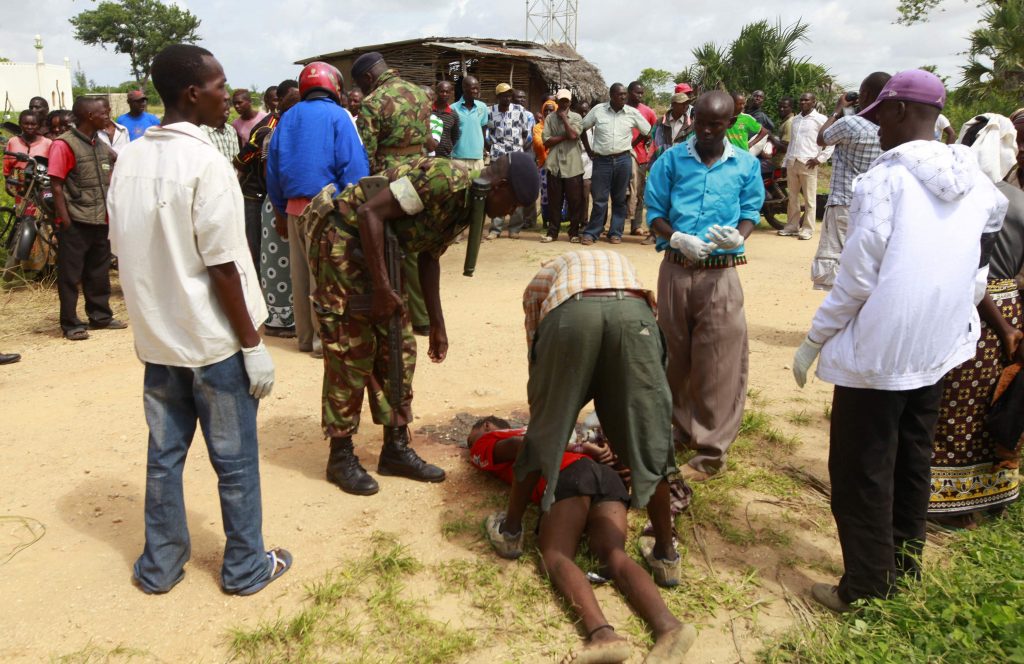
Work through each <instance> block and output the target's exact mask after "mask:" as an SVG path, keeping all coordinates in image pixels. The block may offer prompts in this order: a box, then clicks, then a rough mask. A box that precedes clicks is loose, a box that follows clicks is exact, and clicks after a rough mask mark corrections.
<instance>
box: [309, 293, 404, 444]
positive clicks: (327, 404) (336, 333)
mask: <svg viewBox="0 0 1024 664" xmlns="http://www.w3.org/2000/svg"><path fill="white" fill-rule="evenodd" d="M320 341H321V343H323V348H324V388H323V429H324V434H325V435H327V436H328V437H330V438H336V437H341V436H351V435H352V434H354V433H356V432H357V431H358V430H359V414H360V412H361V411H362V409H363V393H364V392H368V393H369V397H370V413H371V414H372V415H373V422H374V424H380V425H384V426H392V427H398V426H404V425H406V424H408V423H409V422H411V421H412V376H413V372H414V371H415V370H416V339H415V337H413V335H412V324H411V323H410V321H409V316H408V314H406V315H405V316H403V320H402V402H401V403H400V404H398V406H397V408H396V407H395V404H392V403H391V402H390V401H389V400H388V395H389V394H390V393H391V380H390V379H389V377H388V351H389V348H390V346H389V344H388V326H387V324H386V323H384V324H380V323H374V322H372V321H370V320H369V319H367V318H363V317H362V316H358V317H356V316H349V315H342V316H338V315H335V314H331V313H327V314H320Z"/></svg>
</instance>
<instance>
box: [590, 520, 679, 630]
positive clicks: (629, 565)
mask: <svg viewBox="0 0 1024 664" xmlns="http://www.w3.org/2000/svg"><path fill="white" fill-rule="evenodd" d="M626 527H627V523H626V506H625V505H623V504H622V503H620V502H618V501H615V500H609V501H605V502H603V503H598V504H597V505H594V506H593V507H592V508H591V510H590V515H589V517H588V518H587V535H588V537H589V539H590V550H591V551H592V552H593V553H594V555H596V556H597V558H598V560H600V561H601V563H602V564H603V565H604V567H605V569H607V570H608V574H609V575H610V576H611V577H612V580H614V581H615V586H616V587H617V588H618V589H619V591H620V592H621V593H622V594H623V595H625V596H626V600H627V601H628V602H629V603H630V604H631V605H632V606H633V608H634V609H636V612H637V613H639V614H640V617H641V618H643V619H644V621H645V622H646V623H647V624H648V625H650V626H651V631H653V632H654V638H655V639H658V638H661V637H662V636H664V635H665V634H668V633H669V632H671V631H673V630H675V629H678V628H679V626H680V625H681V624H682V623H680V622H679V621H678V620H677V619H676V617H675V616H673V615H672V612H671V611H669V610H668V607H667V606H665V601H664V600H663V599H662V598H661V593H660V592H659V591H658V587H657V586H656V585H654V581H653V580H651V575H650V574H649V573H648V572H647V570H645V569H644V568H642V567H640V565H638V564H637V563H636V561H635V560H633V559H632V558H630V557H629V555H628V554H627V553H626ZM670 536H671V535H670Z"/></svg>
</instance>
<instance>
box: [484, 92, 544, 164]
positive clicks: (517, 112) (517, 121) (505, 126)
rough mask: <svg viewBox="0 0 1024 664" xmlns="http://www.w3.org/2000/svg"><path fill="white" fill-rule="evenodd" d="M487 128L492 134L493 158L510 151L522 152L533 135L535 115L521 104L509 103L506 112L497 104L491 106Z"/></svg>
mask: <svg viewBox="0 0 1024 664" xmlns="http://www.w3.org/2000/svg"><path fill="white" fill-rule="evenodd" d="M487 130H488V132H490V135H491V159H497V158H498V157H500V156H502V155H505V154H508V153H509V152H522V151H523V145H524V144H525V143H526V141H529V140H531V139H532V137H533V134H532V133H531V132H532V130H533V117H532V116H531V115H530V112H529V111H527V110H526V109H525V108H523V107H522V106H520V105H519V104H509V106H508V110H507V111H505V112H504V113H502V112H501V111H499V110H498V105H497V104H495V105H494V106H491V119H490V122H488V123H487Z"/></svg>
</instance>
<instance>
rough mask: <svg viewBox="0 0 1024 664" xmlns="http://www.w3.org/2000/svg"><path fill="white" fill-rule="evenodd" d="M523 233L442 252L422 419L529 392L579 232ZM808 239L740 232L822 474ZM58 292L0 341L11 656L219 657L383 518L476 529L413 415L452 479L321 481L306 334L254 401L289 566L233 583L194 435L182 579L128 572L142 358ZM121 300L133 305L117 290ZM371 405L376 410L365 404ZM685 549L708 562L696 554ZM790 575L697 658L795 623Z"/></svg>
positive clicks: (756, 304) (520, 404) (372, 452)
mask: <svg viewBox="0 0 1024 664" xmlns="http://www.w3.org/2000/svg"><path fill="white" fill-rule="evenodd" d="M523 238H524V239H522V240H519V241H510V240H507V239H501V240H499V241H496V242H491V243H487V244H486V245H485V247H484V248H483V250H482V252H481V259H480V264H479V266H478V269H477V274H476V276H475V277H473V278H471V279H470V278H464V277H462V276H461V268H462V260H463V255H464V251H463V249H462V248H461V247H455V248H454V249H453V250H451V251H450V252H449V253H448V255H447V256H445V258H444V260H443V270H444V274H443V277H442V298H443V303H444V307H445V314H446V319H447V323H448V334H449V339H450V343H451V350H450V352H449V355H448V359H447V360H446V361H445V362H444V363H443V364H432V363H430V362H429V360H427V359H426V353H425V345H423V344H421V362H420V365H419V367H418V370H417V372H416V379H415V392H416V399H415V403H414V409H415V413H416V422H415V424H414V430H415V429H420V428H421V427H423V426H424V425H433V424H438V423H447V422H449V421H450V420H451V418H452V417H453V416H454V415H455V414H456V413H459V412H471V413H474V414H486V413H489V412H496V413H505V414H507V413H509V412H511V411H513V410H523V409H524V408H525V401H526V379H527V362H526V347H525V338H524V333H523V316H522V308H521V294H522V290H523V288H524V286H525V285H526V283H527V282H528V280H529V279H530V277H531V276H532V275H533V273H534V271H535V269H536V267H537V266H538V265H539V263H540V261H542V260H543V259H544V258H546V257H549V256H554V255H557V254H558V253H561V252H564V251H568V250H569V249H570V248H571V247H572V248H575V247H576V245H569V244H568V243H566V242H564V241H560V242H557V243H553V244H546V245H542V244H540V243H539V242H537V241H536V239H537V236H535V235H531V234H526V233H524V235H523ZM816 240H817V238H815V241H813V242H801V241H798V240H796V239H794V238H781V237H777V236H776V235H775V234H774V233H773V232H769V231H767V230H758V231H757V232H756V233H755V234H754V236H753V237H752V238H751V240H750V242H749V245H748V256H749V258H750V264H749V265H747V266H745V267H743V268H741V271H740V274H741V276H742V280H743V284H744V288H745V292H746V310H747V319H748V321H749V329H750V364H751V381H750V382H751V388H752V389H753V390H757V391H759V393H760V395H761V400H762V402H763V406H762V407H763V408H764V409H765V410H766V411H768V412H769V413H771V414H773V415H774V416H776V419H777V420H778V422H777V423H778V425H779V426H780V428H782V429H783V430H787V431H794V432H795V431H797V430H796V429H795V428H794V426H792V425H789V424H787V423H786V421H785V417H786V415H787V414H792V413H794V412H799V411H801V410H804V411H806V412H807V413H809V414H811V415H812V416H813V425H812V426H809V427H808V426H805V427H802V428H800V429H799V431H798V433H799V435H800V438H801V440H802V445H801V447H800V449H799V450H798V452H797V453H796V455H795V457H796V458H794V459H793V461H794V462H795V463H797V464H799V465H803V466H805V467H807V468H808V469H809V470H811V471H812V472H815V473H817V474H818V475H820V476H826V472H825V465H824V459H825V456H826V441H827V425H826V424H825V420H824V418H823V417H822V415H821V414H822V412H823V408H824V404H825V403H827V402H828V401H829V399H830V389H829V386H827V385H825V384H823V383H821V382H818V381H813V382H812V383H811V384H810V385H809V386H808V388H807V389H805V390H803V391H801V390H798V389H797V388H796V386H795V385H794V383H793V379H792V375H791V373H790V370H789V366H790V362H791V358H792V354H793V351H794V349H795V348H796V346H797V345H798V344H799V342H800V340H801V339H802V336H803V334H804V332H805V330H806V328H807V326H808V324H809V321H810V318H811V316H812V314H813V312H814V309H815V307H816V306H817V305H818V303H820V301H821V299H822V294H821V293H819V292H815V291H812V290H811V288H810V281H809V276H808V265H809V262H810V259H811V257H812V255H813V253H814V249H815V246H816V244H817V242H816ZM602 246H608V245H602ZM619 250H620V251H621V252H622V253H624V254H625V255H627V256H628V257H629V258H630V259H631V260H633V262H634V263H635V265H636V266H637V268H638V270H639V272H640V275H641V277H642V279H643V280H644V282H645V284H647V285H648V286H650V287H652V288H653V287H654V286H655V284H656V276H657V270H658V265H659V258H658V257H657V256H656V255H655V252H654V251H653V248H652V247H644V246H641V245H639V243H638V242H637V241H636V238H627V241H626V243H624V244H623V245H621V246H620V249H619ZM53 301H54V303H53V308H52V312H53V313H52V315H51V316H50V317H49V319H48V320H47V321H46V322H45V324H40V325H38V326H37V328H38V329H31V330H28V331H26V332H25V333H24V334H22V335H19V336H14V337H10V336H8V337H7V338H4V339H3V340H2V350H4V351H7V352H13V351H17V352H20V353H22V354H23V355H24V359H23V360H22V362H21V363H19V364H16V365H12V366H6V367H2V368H0V422H2V425H0V430H2V431H3V435H2V440H0V486H2V487H3V489H2V491H0V515H4V516H5V517H10V516H22V517H28V518H30V519H34V520H37V521H38V522H39V523H40V524H42V525H44V526H45V536H43V537H42V539H40V540H39V541H37V542H36V543H34V544H33V545H32V546H30V547H28V548H26V549H24V550H22V551H21V552H20V553H18V554H17V555H16V556H14V557H13V558H12V559H10V560H9V561H8V562H6V564H2V565H0V598H2V601H0V623H2V624H3V625H4V627H5V629H4V632H5V633H4V636H3V638H2V639H0V660H2V661H5V662H21V661H24V662H35V661H40V660H45V659H48V658H52V657H56V656H61V655H64V654H67V653H73V652H76V651H80V650H81V649H82V648H85V647H87V646H94V647H97V648H99V649H101V650H109V649H111V648H113V647H115V646H118V645H123V646H126V647H130V648H139V649H142V650H145V651H148V652H149V653H151V654H152V655H154V656H155V657H156V658H159V659H160V660H163V661H169V662H180V661H209V662H216V661H224V660H226V659H227V658H228V650H227V648H226V642H225V635H226V634H227V632H228V630H229V629H230V628H231V627H238V626H250V627H251V626H254V625H255V624H256V623H257V622H258V620H259V619H260V618H265V617H273V616H275V615H277V614H278V613H282V614H287V613H288V612H289V611H290V610H291V609H292V608H293V607H295V606H297V605H299V603H300V602H301V601H302V599H303V596H304V593H303V586H304V584H306V583H308V582H310V581H313V580H316V579H318V578H321V577H322V576H323V575H324V573H325V571H326V570H329V569H331V568H332V567H335V566H337V565H338V564H340V563H341V562H343V561H344V560H345V559H346V558H352V557H354V556H357V555H359V553H361V552H362V551H363V548H364V546H365V544H366V542H367V541H368V538H369V535H370V533H371V532H372V531H374V530H381V531H389V532H393V533H396V534H397V535H398V536H399V538H400V539H401V541H402V542H403V543H405V544H407V545H409V547H410V550H411V551H412V552H413V553H414V554H415V556H416V557H418V558H419V559H420V560H422V561H423V562H425V563H428V564H430V563H435V562H439V561H443V560H445V559H447V558H450V557H465V556H466V549H465V547H462V546H459V545H458V544H453V543H451V542H448V541H446V540H444V539H443V538H442V537H441V535H440V519H441V516H442V514H443V513H444V512H445V510H451V509H452V508H453V506H454V507H455V508H456V509H457V507H458V504H459V501H458V498H457V496H454V495H453V494H452V493H451V492H452V491H453V490H454V489H458V488H459V487H460V486H461V485H465V484H466V483H467V482H469V481H470V479H469V477H468V476H469V475H470V474H471V473H472V471H471V469H470V468H469V467H468V464H466V462H465V460H464V452H463V450H460V449H458V448H457V447H456V446H454V445H451V444H445V443H444V442H442V441H438V440H436V439H435V440H428V439H427V436H425V435H422V434H421V435H419V436H418V437H417V445H416V447H417V449H418V450H419V451H420V452H421V453H422V455H423V456H424V457H426V458H427V459H429V460H430V461H432V462H434V463H437V464H439V465H441V466H443V467H444V468H445V469H447V470H448V471H449V476H450V481H449V482H447V483H444V484H440V485H429V486H428V485H420V484H417V483H413V482H409V481H404V480H400V479H394V478H380V483H381V491H380V493H379V494H378V495H376V496H374V497H371V498H358V497H353V496H348V495H346V494H344V493H341V492H340V491H338V490H337V489H336V488H334V487H333V486H331V485H329V484H327V483H326V482H325V481H324V480H323V469H324V464H325V460H326V456H327V444H326V442H325V441H324V440H323V439H322V437H321V433H320V428H319V403H320V400H319V399H320V397H319V395H320V381H321V365H320V363H318V362H316V361H314V360H312V359H310V357H309V356H308V355H303V354H300V353H298V352H297V351H296V350H295V348H294V340H280V339H268V340H267V343H268V345H269V346H270V347H271V353H272V355H273V357H274V360H275V363H276V365H277V384H276V386H275V389H274V393H273V395H272V396H271V397H270V398H268V399H266V400H265V401H264V402H263V403H262V404H261V407H260V417H259V422H260V432H259V434H260V445H261V457H262V465H261V470H262V486H263V513H264V533H265V538H266V542H267V545H268V546H284V547H287V548H288V549H290V550H291V552H292V553H293V554H294V556H295V565H294V568H293V570H292V571H291V572H290V573H289V574H287V575H286V576H285V577H283V578H282V579H281V580H280V581H278V582H276V583H274V584H273V585H272V586H270V588H269V589H268V590H266V591H264V592H262V593H260V594H258V595H256V596H254V597H252V598H246V599H242V598H235V597H228V596H225V595H223V594H222V593H221V591H220V588H219V566H220V559H221V553H222V548H223V534H222V530H221V524H220V512H219V507H218V502H217V493H216V478H215V476H214V473H213V472H212V470H211V468H210V466H209V463H208V461H207V456H206V452H205V449H204V446H203V444H202V440H201V438H197V444H196V445H195V447H194V449H193V452H192V455H191V457H192V458H191V459H189V462H188V464H187V467H186V487H185V488H186V502H187V505H188V514H189V525H190V529H191V533H192V560H191V562H190V563H189V564H188V566H187V567H186V570H187V574H186V577H185V579H184V581H183V582H182V583H181V584H180V585H179V586H178V587H177V588H175V590H174V591H173V592H171V593H170V594H168V595H165V596H160V597H151V596H146V595H144V594H143V593H141V592H140V591H138V590H136V589H135V587H134V586H133V585H132V584H131V583H130V574H131V564H132V562H133V561H134V559H135V557H136V556H137V555H138V554H139V552H140V550H141V548H142V543H143V526H142V516H143V515H142V509H143V494H144V486H145V459H146V452H145V450H146V435H147V432H146V427H145V422H144V419H143V412H142V398H141V392H142V365H141V364H140V363H139V362H138V361H137V359H136V358H135V355H134V352H133V348H132V335H131V330H130V329H129V330H125V331H109V332H104V331H100V332H94V333H93V335H92V339H90V340H89V341H86V342H81V343H72V342H67V341H64V340H62V339H61V338H60V336H59V332H58V330H57V324H56V311H57V306H56V295H55V294H54V295H53ZM116 304H117V306H118V307H120V311H123V304H122V303H121V302H117V303H116ZM2 306H3V309H2V313H3V315H4V316H19V315H20V314H19V308H18V306H19V298H18V295H17V294H14V295H12V296H10V297H7V299H6V304H3V305H2ZM364 421H365V422H367V423H369V422H370V418H369V414H368V411H364ZM379 437H380V431H379V429H378V428H377V427H374V426H364V428H363V430H362V431H361V432H360V434H359V435H358V436H357V437H356V445H357V451H358V452H359V453H360V454H361V456H362V458H363V460H364V463H365V465H366V466H367V467H368V468H370V469H371V470H373V469H375V467H376V454H377V452H378V450H379ZM435 438H436V437H435ZM492 486H493V485H492ZM767 509H770V506H769V507H768V508H767ZM765 510H766V508H765V506H760V507H758V506H755V507H754V508H753V509H752V510H751V514H752V515H753V516H754V517H755V518H756V514H757V513H758V512H759V511H765ZM27 539H31V534H30V532H29V531H28V530H27V529H26V528H25V527H23V526H20V525H18V523H17V522H12V521H10V520H4V521H2V522H0V556H2V555H4V554H6V552H7V551H8V550H10V549H11V548H12V547H14V546H15V545H17V544H18V543H19V542H24V541H26V540H27ZM801 547H805V548H804V549H801ZM806 547H809V548H806ZM795 550H796V551H797V553H798V555H799V554H800V552H801V551H805V552H810V553H808V555H809V556H810V555H811V554H813V555H817V556H824V557H825V558H827V559H830V560H832V561H833V562H834V561H836V560H838V558H837V550H838V547H837V545H836V544H835V542H834V540H832V539H831V538H830V537H821V536H820V535H814V534H813V533H810V532H808V533H807V535H806V538H805V539H802V540H801V541H800V542H798V543H797V546H796V547H795ZM711 554H712V556H713V557H714V559H715V560H716V565H718V566H720V567H726V568H728V567H730V566H731V567H732V568H735V569H742V568H743V566H744V565H751V566H758V565H759V560H767V558H765V557H766V556H767V557H771V556H772V555H774V554H772V553H771V552H770V551H769V552H766V551H765V550H762V549H760V548H755V549H754V550H748V551H741V550H734V549H730V548H729V547H727V546H724V545H722V544H721V543H718V544H716V545H715V546H714V547H713V550H712V551H711ZM691 558H694V559H693V560H692V561H691V562H694V564H698V563H699V562H700V561H699V558H697V557H696V556H695V555H694V554H692V553H691ZM2 561H3V558H2V557H0V562H2ZM772 569H774V568H772ZM800 569H802V568H801V567H799V566H797V567H787V568H786V569H785V570H784V572H783V574H784V581H785V588H787V589H788V590H789V591H790V592H792V593H794V594H799V593H804V594H806V591H807V587H808V585H809V584H810V581H811V580H812V577H813V578H814V579H824V578H828V575H822V574H821V573H814V572H806V571H796V570H800ZM776 576H777V575H776ZM782 580H783V577H780V578H779V579H771V580H770V582H769V581H766V582H764V584H763V585H764V588H763V590H764V593H765V596H766V597H767V598H768V600H771V601H766V602H765V603H764V605H763V606H762V607H761V609H762V611H761V614H760V615H761V617H760V618H759V619H758V623H757V625H754V624H753V623H751V622H750V621H749V620H746V621H738V622H737V623H736V624H734V625H732V626H730V624H729V622H728V621H727V620H726V622H724V623H723V622H722V620H721V619H720V617H719V619H715V620H712V619H711V617H707V620H706V623H707V625H708V626H706V627H705V629H704V631H703V633H702V637H701V639H700V641H699V642H698V644H697V645H696V646H695V648H694V650H693V651H691V652H692V655H691V656H690V657H689V658H688V659H689V661H717V662H732V661H736V660H737V648H739V651H740V652H742V653H743V656H745V657H748V658H749V657H750V656H751V655H752V654H753V653H754V652H756V650H757V648H758V642H759V639H760V638H762V637H763V636H764V635H765V634H767V633H771V632H773V631H775V630H776V629H779V628H782V627H785V626H786V625H789V624H791V623H792V622H793V620H794V617H793V614H792V613H790V612H789V611H788V610H787V609H786V606H785V603H784V602H780V601H777V600H778V599H779V596H780V595H781V594H782V593H783V592H785V591H784V590H780V586H779V583H781V582H782ZM777 581H778V583H777ZM567 629H569V628H568V627H567ZM467 661H487V659H474V658H470V659H469V660H467Z"/></svg>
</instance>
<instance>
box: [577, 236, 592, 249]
mask: <svg viewBox="0 0 1024 664" xmlns="http://www.w3.org/2000/svg"><path fill="white" fill-rule="evenodd" d="M580 244H582V245H583V246H584V247H589V246H590V245H592V244H594V238H592V237H590V236H589V235H584V236H583V239H582V240H580Z"/></svg>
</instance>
